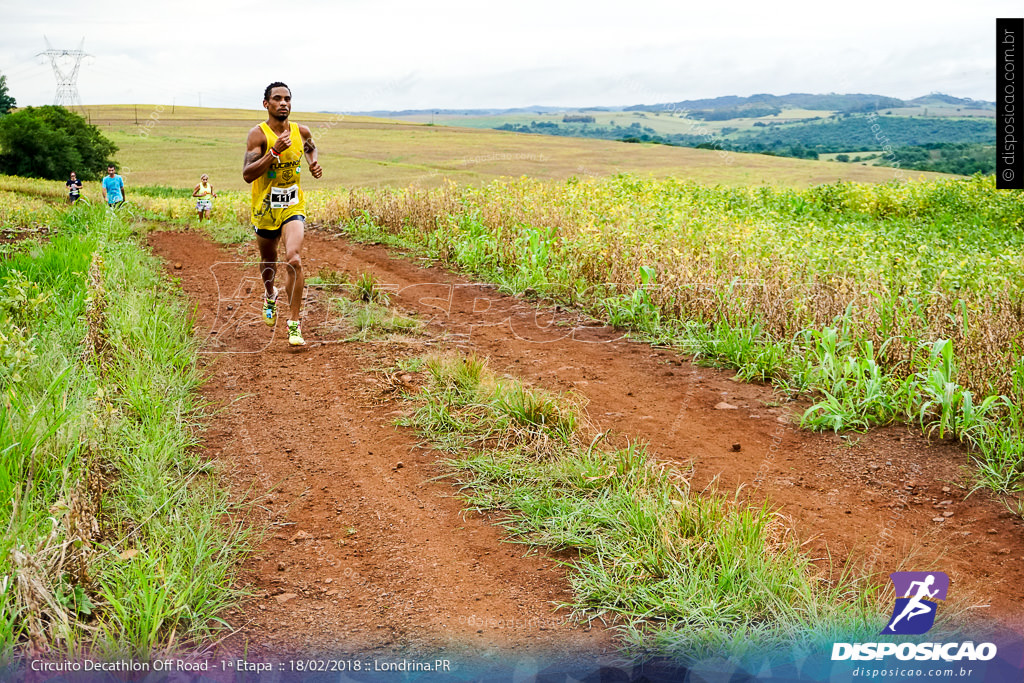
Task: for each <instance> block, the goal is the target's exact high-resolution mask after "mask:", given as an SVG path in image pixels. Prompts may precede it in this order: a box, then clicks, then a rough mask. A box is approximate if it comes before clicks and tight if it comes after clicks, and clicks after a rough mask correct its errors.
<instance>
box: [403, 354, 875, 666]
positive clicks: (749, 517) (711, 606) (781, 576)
mask: <svg viewBox="0 0 1024 683" xmlns="http://www.w3.org/2000/svg"><path fill="white" fill-rule="evenodd" d="M418 365H419V367H421V368H425V369H426V371H427V381H426V385H425V387H424V389H423V391H422V393H420V394H418V395H416V396H412V397H409V398H408V399H407V400H410V401H413V402H414V403H415V404H416V406H417V408H416V410H415V412H414V414H413V415H412V417H410V418H408V419H407V420H405V421H404V423H405V424H408V425H411V426H413V427H415V428H416V429H417V430H418V431H419V432H420V434H421V435H423V436H424V437H425V438H427V439H428V440H429V441H430V442H431V443H433V444H434V445H435V446H436V447H438V448H442V449H445V450H447V451H448V452H450V453H451V454H452V456H453V457H452V458H451V459H450V460H448V461H447V466H448V467H449V468H450V469H451V470H452V471H453V472H454V473H455V476H456V477H457V479H458V481H459V482H460V484H461V487H462V493H463V496H464V497H465V499H466V501H467V504H468V505H469V506H470V508H471V509H474V510H476V511H480V512H484V511H497V512H499V513H500V514H501V517H500V520H501V521H500V523H501V524H502V525H503V526H504V527H505V529H507V530H508V532H509V533H510V534H511V535H512V538H513V539H514V540H516V541H518V542H521V543H524V544H527V545H528V546H530V547H536V548H541V547H542V548H548V549H552V550H556V551H560V552H561V553H562V556H563V557H567V558H571V559H566V560H564V562H565V564H566V565H567V566H568V567H569V569H570V574H569V577H570V582H571V583H572V587H573V592H574V598H573V600H572V601H571V603H570V604H568V605H566V607H567V608H568V609H570V610H572V611H573V613H574V614H575V615H576V616H578V617H579V618H581V619H598V618H600V619H604V620H606V621H609V622H613V623H615V624H617V625H618V627H619V628H620V630H621V631H622V633H623V634H624V635H625V636H626V642H627V643H628V644H629V645H630V646H631V647H635V648H636V649H638V650H646V651H648V652H649V653H650V652H652V651H653V652H656V653H658V654H668V655H674V656H678V657H682V658H684V659H699V658H701V657H704V656H709V655H711V654H717V655H719V656H728V655H737V656H741V655H742V654H743V653H744V652H745V651H747V650H750V651H757V652H759V653H763V652H764V649H765V648H772V647H778V646H782V645H787V646H788V645H794V644H808V643H811V642H816V641H817V640H818V639H821V640H822V641H825V640H828V638H830V637H832V635H834V634H836V633H843V634H845V635H846V636H847V637H851V638H852V637H855V636H856V635H858V634H859V635H861V636H864V637H867V636H868V635H869V634H872V633H877V632H878V631H879V630H880V629H881V627H882V626H884V621H885V619H884V617H883V616H882V614H881V611H880V609H879V603H877V602H876V600H877V598H878V596H877V594H876V592H875V589H873V588H872V587H871V585H870V583H871V582H870V581H869V580H866V579H865V580H853V579H852V578H851V577H850V576H849V575H848V574H846V573H845V572H843V571H841V570H837V569H836V568H834V567H827V566H825V567H817V566H815V565H813V564H812V563H811V561H810V560H809V559H808V558H807V556H806V555H804V554H803V553H802V552H801V551H800V548H799V544H798V543H797V542H796V541H795V540H794V539H793V538H792V537H791V536H789V535H788V534H787V532H786V530H785V529H784V527H782V525H781V524H780V521H779V518H778V517H776V516H775V515H774V514H773V511H772V510H771V509H770V508H769V507H768V506H752V505H749V504H746V503H744V502H742V501H741V500H739V498H730V497H728V496H726V495H723V494H722V493H720V492H718V491H715V490H713V489H712V490H706V491H702V492H697V491H693V490H691V489H690V486H689V482H688V481H687V480H686V479H685V478H683V477H681V476H680V475H679V474H677V473H673V472H672V471H671V470H669V469H667V468H665V467H664V466H662V465H661V464H659V463H658V462H657V461H655V460H654V459H652V458H651V457H650V456H649V455H648V454H647V452H646V451H645V449H644V447H643V446H642V445H641V444H636V443H629V444H625V445H620V446H612V445H609V444H607V443H606V442H605V438H606V435H604V434H600V433H598V434H593V433H591V431H590V428H588V427H586V426H585V425H584V424H583V422H582V418H581V417H580V413H579V408H578V406H576V405H575V404H574V403H573V402H572V401H571V400H568V399H567V398H566V397H564V396H559V395H556V394H551V393H548V392H544V391H540V390H538V389H534V388H530V387H527V386H524V385H523V384H521V383H519V382H518V381H516V380H512V379H498V378H496V377H495V376H494V375H493V374H492V373H491V372H490V371H489V369H488V368H487V367H486V364H485V363H484V362H483V361H481V360H480V359H478V358H475V357H469V358H462V357H451V356H431V357H427V358H425V359H422V360H420V361H419V364H418ZM407 367H408V365H407Z"/></svg>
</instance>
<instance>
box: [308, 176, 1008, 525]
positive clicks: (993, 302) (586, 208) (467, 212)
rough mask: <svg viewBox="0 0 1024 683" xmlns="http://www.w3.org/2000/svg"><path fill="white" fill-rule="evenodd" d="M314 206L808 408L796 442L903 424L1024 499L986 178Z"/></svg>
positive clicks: (676, 185)
mask: <svg viewBox="0 0 1024 683" xmlns="http://www.w3.org/2000/svg"><path fill="white" fill-rule="evenodd" d="M313 205H314V206H315V211H313V212H312V213H313V215H314V217H315V218H316V219H317V220H320V221H324V222H327V223H329V224H332V225H339V226H340V228H341V229H342V230H343V231H344V232H346V233H348V234H349V235H351V236H353V237H355V238H357V239H364V240H376V241H383V242H386V243H389V244H392V245H396V246H401V247H403V248H407V249H411V250H415V251H417V252H419V253H424V254H427V255H429V256H432V257H434V258H437V259H439V260H441V261H442V262H444V263H446V264H448V265H450V266H454V267H456V268H459V269H462V270H465V271H469V272H471V273H473V274H475V275H477V276H480V277H483V278H485V279H487V280H490V281H492V282H496V283H498V284H499V285H500V286H501V287H502V288H503V289H505V290H506V291H509V292H518V293H523V292H525V293H528V294H534V295H536V296H539V297H541V298H544V299H547V300H550V301H552V302H557V303H562V304H568V305H572V306H577V307H580V308H582V309H583V310H585V311H588V312H589V313H591V314H593V315H595V316H597V317H599V318H601V319H603V320H606V321H608V322H610V323H612V324H614V325H617V326H621V327H625V328H631V329H633V330H634V331H636V332H637V333H638V334H639V335H641V336H642V337H643V338H645V339H648V340H651V341H655V342H658V343H663V344H669V345H674V346H678V347H681V348H683V349H685V350H686V351H688V352H690V353H693V354H695V355H696V356H697V357H698V358H700V359H704V360H705V361H708V362H714V363H718V364H722V365H726V366H730V367H735V368H737V370H738V371H739V374H740V376H741V377H743V378H745V379H747V380H759V381H771V382H774V383H776V384H777V385H778V386H779V387H781V388H782V389H784V390H786V391H789V392H792V393H801V392H802V393H809V394H811V395H812V396H816V397H817V399H818V400H817V403H816V404H815V406H814V408H812V410H811V411H809V412H808V413H807V414H806V415H805V416H804V420H803V423H804V424H805V426H808V427H811V428H815V429H835V430H843V429H866V428H868V427H870V426H873V425H879V424H886V423H889V422H892V421H895V420H906V421H908V422H911V423H914V424H918V425H920V427H921V428H922V429H923V430H924V431H926V432H928V433H930V434H934V435H936V436H938V437H943V438H944V437H953V438H957V439H960V440H962V441H964V442H966V443H967V444H968V445H969V446H970V447H971V448H972V449H973V454H974V457H975V458H976V459H977V460H978V464H979V468H978V470H977V472H978V474H979V476H978V482H979V484H980V485H982V486H987V487H989V488H991V489H992V490H994V491H997V492H1001V493H1010V494H1015V495H1016V494H1019V493H1021V492H1022V491H1024V447H1022V446H1020V444H1021V443H1024V412H1022V406H1024V338H1022V336H1021V332H1020V330H1021V328H1022V325H1024V309H1022V308H1021V306H1020V301H1021V299H1022V296H1024V232H1022V230H1021V227H1022V226H1024V198H1022V197H1021V196H1020V195H1019V193H1012V192H1000V191H998V190H996V189H995V186H994V183H993V180H992V179H991V178H984V177H980V176H979V177H974V178H971V179H968V180H943V181H936V182H914V183H906V184H902V185H898V184H891V185H859V184H849V183H842V184H835V185H823V186H818V187H814V188H810V189H807V190H788V189H775V188H768V187H750V188H721V187H714V188H712V187H706V186H702V185H698V184H695V183H689V182H684V181H680V180H674V179H667V180H655V179H649V178H638V177H635V176H616V177H613V178H602V179H592V178H587V179H570V180H569V181H566V182H561V183H554V182H540V181H535V180H531V179H528V178H522V179H519V180H514V181H502V182H496V183H493V184H491V185H489V186H486V187H484V188H481V189H473V188H456V187H453V186H449V187H446V188H443V189H439V190H431V191H422V190H414V189H409V190H404V191H391V190H388V191H381V192H358V193H356V192H353V193H349V194H348V195H343V194H339V195H337V196H335V197H333V198H331V199H330V200H320V201H319V203H316V202H314V203H313ZM1017 500H1018V501H1019V500H1020V498H1019V497H1018V498H1017ZM1017 506H1018V507H1019V506H1020V503H1019V502H1018V503H1017ZM1018 511H1019V512H1024V510H1021V509H1018Z"/></svg>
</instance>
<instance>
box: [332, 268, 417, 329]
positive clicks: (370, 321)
mask: <svg viewBox="0 0 1024 683" xmlns="http://www.w3.org/2000/svg"><path fill="white" fill-rule="evenodd" d="M327 277H328V279H329V280H340V279H341V278H339V277H338V276H337V275H336V274H328V275H327ZM325 284H334V286H336V287H347V288H350V289H352V290H353V292H352V295H353V297H354V299H349V298H347V297H344V296H339V297H333V298H331V299H330V304H329V305H330V307H331V310H332V312H334V313H335V314H337V315H338V316H339V319H338V320H337V322H336V323H335V325H334V327H335V328H336V329H337V330H338V331H340V332H341V333H342V334H345V335H347V337H346V338H345V341H374V340H381V339H388V338H390V337H392V336H395V335H412V334H416V333H418V332H419V330H420V329H421V328H422V327H423V323H422V322H421V321H419V320H416V319H415V318H411V317H409V316H406V315H402V314H400V313H397V312H395V311H393V310H391V309H390V308H389V305H390V301H391V300H390V297H389V296H388V294H387V292H384V291H382V290H381V289H379V288H378V287H377V283H376V280H374V278H373V275H371V274H370V273H369V272H365V273H363V274H362V275H361V276H360V278H359V279H358V280H357V282H356V283H355V285H348V284H343V283H340V282H338V283H325Z"/></svg>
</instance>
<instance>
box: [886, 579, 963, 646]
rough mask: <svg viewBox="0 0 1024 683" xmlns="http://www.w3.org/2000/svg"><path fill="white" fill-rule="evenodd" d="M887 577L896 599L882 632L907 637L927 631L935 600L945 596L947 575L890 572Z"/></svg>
mask: <svg viewBox="0 0 1024 683" xmlns="http://www.w3.org/2000/svg"><path fill="white" fill-rule="evenodd" d="M889 579H890V580H891V581H892V584H893V586H894V587H895V588H896V595H897V598H896V605H895V606H894V607H893V610H892V617H891V618H890V619H889V624H888V625H887V626H886V627H885V629H884V630H883V631H882V633H883V634H886V633H896V634H901V635H908V636H911V635H920V634H922V633H927V632H928V629H930V628H931V627H932V625H933V624H934V623H935V613H936V611H937V610H938V602H937V601H938V600H945V599H946V594H947V592H948V591H949V577H948V576H946V574H945V573H943V572H893V573H892V574H890V575H889ZM899 596H902V597H899Z"/></svg>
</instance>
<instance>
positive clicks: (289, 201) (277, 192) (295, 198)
mask: <svg viewBox="0 0 1024 683" xmlns="http://www.w3.org/2000/svg"><path fill="white" fill-rule="evenodd" d="M298 203H299V186H298V185H292V186H291V187H271V188H270V208H271V209H284V208H287V207H289V206H293V205H295V204H298Z"/></svg>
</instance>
